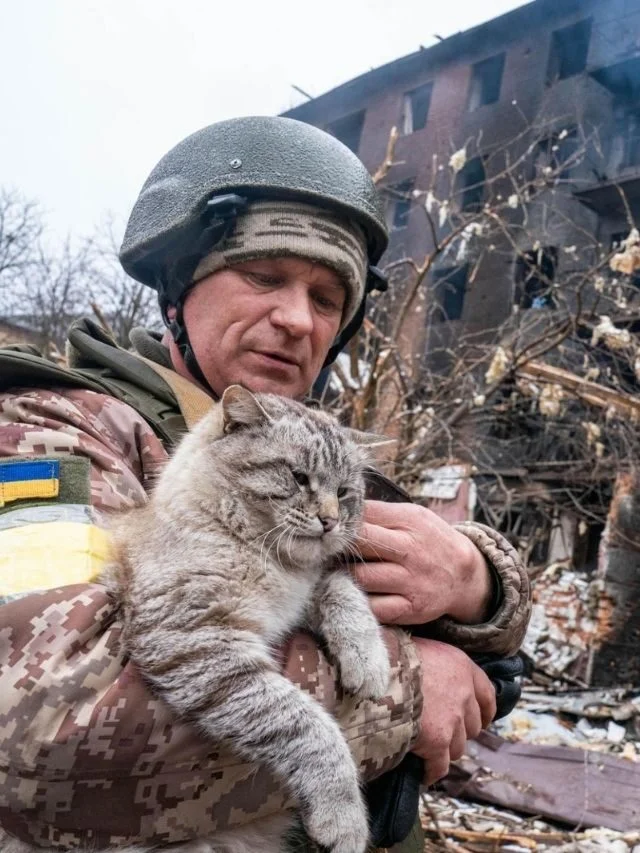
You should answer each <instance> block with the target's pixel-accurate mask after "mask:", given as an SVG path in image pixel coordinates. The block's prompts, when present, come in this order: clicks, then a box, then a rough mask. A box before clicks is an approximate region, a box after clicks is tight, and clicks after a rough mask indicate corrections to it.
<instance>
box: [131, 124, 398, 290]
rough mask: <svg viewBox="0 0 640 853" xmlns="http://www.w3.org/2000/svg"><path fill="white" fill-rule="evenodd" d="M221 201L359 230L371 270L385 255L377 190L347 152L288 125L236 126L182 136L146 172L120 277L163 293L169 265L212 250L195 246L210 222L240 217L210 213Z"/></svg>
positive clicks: (320, 135)
mask: <svg viewBox="0 0 640 853" xmlns="http://www.w3.org/2000/svg"><path fill="white" fill-rule="evenodd" d="M229 195H232V196H235V197H236V198H238V197H239V198H240V199H244V200H245V201H251V200H252V199H268V198H277V199H282V200H284V199H294V200H297V201H307V202H309V203H311V204H316V205H319V206H321V207H327V208H329V209H331V210H334V211H336V212H338V213H340V212H342V213H344V214H345V216H346V217H348V218H349V219H353V220H354V221H356V222H357V223H358V224H359V225H360V226H361V227H362V229H363V231H364V233H365V238H366V241H367V247H368V251H369V261H370V263H371V264H372V265H375V264H376V263H377V262H378V261H379V260H380V257H381V255H382V253H383V252H384V250H385V248H386V246H387V241H388V235H387V227H386V224H385V219H384V214H383V210H382V206H381V202H380V198H379V195H378V192H377V190H376V187H375V184H374V183H373V181H372V179H371V176H370V175H369V173H368V172H367V170H366V168H365V166H364V164H363V163H362V162H361V161H360V160H359V159H358V158H357V157H356V155H355V154H353V153H352V152H351V151H350V150H349V149H348V148H347V147H346V146H345V145H343V144H342V143H341V142H339V141H338V140H337V139H335V138H334V137H333V136H330V135H329V134H328V133H325V132H324V131H322V130H319V129H318V128H317V127H313V126H312V125H309V124H305V123H304V122H300V121H295V120H294V119H289V118H280V117H270V116H257V117H248V118H236V119H230V120H228V121H221V122H218V123H217V124H212V125H210V126H209V127H205V128H203V129H202V130H199V131H196V133H193V134H192V135H191V136H188V137H187V138H186V139H184V140H183V141H182V142H180V143H178V145H176V146H175V148H173V149H172V150H171V151H169V153H168V154H166V155H165V156H164V157H163V158H162V160H160V162H159V163H158V165H157V166H156V167H155V169H154V170H153V171H152V172H151V174H150V175H149V177H148V178H147V180H146V182H145V184H144V186H143V188H142V191H141V193H140V195H139V197H138V200H137V201H136V203H135V205H134V207H133V210H132V212H131V216H130V217H129V222H128V224H127V230H126V233H125V236H124V241H123V243H122V247H121V250H120V261H121V263H122V266H123V267H124V269H125V271H126V272H127V273H129V275H131V276H132V277H133V278H135V279H137V280H138V281H140V282H142V283H143V284H147V285H149V286H150V287H153V288H155V289H157V290H161V289H162V288H163V287H166V286H167V285H168V284H169V281H168V279H170V278H171V277H172V272H174V271H175V270H174V264H175V259H176V257H177V256H182V257H184V256H186V255H191V254H192V253H193V250H194V249H196V248H197V249H198V251H200V257H202V256H203V255H204V254H206V253H207V252H208V251H210V250H211V249H212V248H213V246H214V245H215V242H216V240H215V237H216V236H217V235H216V234H215V232H214V233H212V234H211V237H212V238H213V240H209V241H206V240H204V241H203V240H202V233H203V231H206V230H207V229H208V228H210V226H211V219H212V218H213V219H219V218H221V216H220V215H221V214H222V216H224V215H225V214H227V213H229V214H231V218H234V217H235V215H236V214H237V213H238V209H237V208H236V209H235V210H234V206H233V203H230V204H228V205H227V206H226V208H225V206H224V205H215V204H214V205H213V206H212V205H211V204H209V203H210V202H212V201H213V202H215V201H216V200H220V197H223V199H224V197H225V196H229ZM212 212H213V216H212ZM227 230H228V229H227ZM221 236H222V234H220V235H219V236H218V239H220V237H221ZM204 243H207V245H204ZM194 268H195V267H194ZM191 272H192V271H191ZM173 289H174V288H173V287H172V288H171V290H173Z"/></svg>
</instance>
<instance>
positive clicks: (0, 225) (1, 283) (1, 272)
mask: <svg viewBox="0 0 640 853" xmlns="http://www.w3.org/2000/svg"><path fill="white" fill-rule="evenodd" d="M42 230H43V226H42V214H41V211H40V208H39V207H38V205H37V204H36V203H35V202H33V201H29V200H27V199H25V198H23V196H21V195H20V193H18V192H17V191H16V190H9V189H2V188H0V298H1V299H2V301H3V302H4V304H5V305H6V304H7V302H6V300H8V299H9V298H10V293H9V291H10V289H11V288H12V286H13V285H14V284H15V282H16V281H19V280H23V279H24V278H25V277H26V276H27V275H29V273H30V272H31V271H32V270H34V269H35V267H36V266H37V264H38V255H39V251H38V248H39V243H40V238H41V236H42Z"/></svg>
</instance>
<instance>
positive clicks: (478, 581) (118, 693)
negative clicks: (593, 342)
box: [0, 118, 530, 851]
mask: <svg viewBox="0 0 640 853" xmlns="http://www.w3.org/2000/svg"><path fill="white" fill-rule="evenodd" d="M386 245H387V232H386V227H385V223H384V218H383V215H382V211H381V207H380V201H379V198H378V195H377V192H376V189H375V186H374V185H373V182H372V181H371V178H370V176H369V174H368V173H367V171H366V169H365V168H364V166H363V165H362V164H361V162H360V161H359V160H358V159H357V158H356V157H355V156H354V155H353V154H352V153H351V152H350V151H349V150H348V149H346V148H345V147H344V146H343V145H342V144H341V143H339V142H338V141H337V140H335V139H334V138H333V137H331V136H329V135H327V134H325V133H323V132H322V131H319V130H318V129H316V128H314V127H311V126H308V125H305V124H301V123H299V122H295V121H291V120H288V119H282V118H244V119H235V120H231V121H227V122H221V123H218V124H215V125H212V126H211V127H208V128H205V129H203V130H201V131H199V132H197V133H195V134H193V135H192V136H190V137H188V138H187V139H185V140H184V141H182V142H181V143H180V144H179V145H177V146H176V147H175V148H174V149H173V150H172V151H170V152H169V153H168V154H167V155H166V156H165V157H164V158H163V159H162V160H161V161H160V163H159V164H158V165H157V166H156V168H155V169H154V170H153V172H152V173H151V175H150V176H149V178H148V180H147V181H146V183H145V185H144V187H143V189H142V191H141V194H140V196H139V198H138V200H137V202H136V204H135V206H134V209H133V212H132V214H131V217H130V220H129V223H128V226H127V231H126V234H125V238H124V242H123V245H122V250H121V255H120V257H121V261H122V264H123V266H124V268H125V270H126V271H127V272H128V273H129V274H130V275H132V276H133V277H134V278H136V279H137V280H138V281H141V282H142V283H143V284H145V285H148V286H150V287H153V288H154V289H155V290H156V291H157V293H158V298H159V304H160V309H161V312H162V316H163V318H164V321H165V324H166V326H167V331H166V332H165V334H164V336H163V337H162V339H159V337H157V336H153V335H151V334H148V333H146V332H143V331H142V330H136V331H135V332H134V333H133V334H132V346H133V352H131V351H125V350H123V349H120V348H119V347H117V346H116V344H115V343H114V342H113V341H112V340H111V339H110V338H109V336H108V335H106V334H105V332H104V331H102V330H101V329H100V328H99V327H97V326H96V325H95V324H94V323H92V322H91V321H90V320H83V321H81V322H79V323H76V324H75V325H74V326H73V327H72V329H71V330H70V333H69V347H68V356H69V367H68V368H63V367H59V366H57V365H53V364H51V363H49V362H46V361H45V360H44V359H40V358H38V357H36V356H35V355H34V354H32V353H25V352H18V351H14V352H5V354H4V355H3V356H2V359H1V361H0V364H1V369H0V376H1V377H2V380H1V381H2V385H3V388H4V392H3V393H2V394H0V489H1V491H0V496H1V499H0V577H2V583H3V584H4V588H2V587H0V595H2V594H5V595H6V596H8V597H9V600H8V601H7V603H5V604H4V605H3V606H2V608H0V649H2V654H3V667H2V669H0V731H2V734H3V738H2V749H1V750H0V777H3V778H2V785H1V786H0V824H1V825H2V826H3V827H4V828H5V829H6V830H7V831H8V832H9V833H11V835H14V836H16V837H17V838H21V839H23V840H24V841H26V842H31V843H37V844H39V845H40V846H44V847H53V848H57V849H69V848H71V847H74V846H77V845H78V844H81V843H88V844H90V845H92V846H93V847H101V846H106V845H108V844H122V843H123V842H130V843H144V844H159V845H163V844H170V843H176V842H181V841H185V840H189V839H193V838H196V837H205V836H206V835H207V832H210V831H211V830H212V829H213V828H218V829H220V828H225V827H229V826H233V825H235V824H238V823H247V822H250V821H251V819H252V817H253V816H255V815H257V814H259V815H260V816H265V815H267V814H269V813H271V812H274V811H277V810H279V809H282V808H283V807H285V806H286V805H287V803H286V802H285V799H284V795H283V793H282V790H281V788H280V787H279V785H278V784H277V782H276V781H275V780H273V779H272V778H270V777H269V776H268V774H267V773H266V772H264V771H262V770H261V769H259V768H255V767H252V766H250V765H247V764H246V763H244V762H242V761H241V760H240V759H238V758H237V757H236V756H234V755H233V753H232V752H230V751H228V750H225V749H220V748H218V747H217V746H216V747H214V746H212V745H211V744H208V743H206V742H203V741H202V740H201V739H200V738H199V737H198V734H197V732H194V731H191V730H190V728H189V726H188V725H187V724H186V723H182V722H178V721H175V720H173V719H171V718H170V716H169V715H168V713H167V711H166V710H165V708H164V707H163V706H161V705H160V704H159V703H158V702H157V701H156V700H155V699H154V698H153V697H152V696H151V695H150V694H149V693H148V692H147V690H146V687H145V686H144V684H143V683H142V682H141V680H140V679H139V677H138V676H137V673H136V670H135V667H133V665H132V664H131V663H130V662H129V661H127V660H125V659H123V658H122V655H121V653H120V650H119V645H118V635H119V633H120V630H121V626H120V623H119V621H118V614H117V613H116V612H114V607H113V605H112V603H111V602H110V601H109V599H108V598H107V596H106V595H105V592H104V590H103V588H102V587H100V586H99V585H97V584H95V583H92V580H93V579H94V578H95V576H96V573H97V572H98V571H99V569H100V567H101V563H102V561H103V559H104V550H105V537H104V533H103V532H102V529H101V523H102V522H103V521H104V516H105V514H107V513H108V512H109V511H112V510H120V509H126V508H128V507H130V506H132V505H134V504H136V503H137V502H139V501H143V500H144V498H145V492H146V490H147V489H148V488H149V486H150V483H151V482H152V478H153V474H154V471H155V470H157V467H158V465H160V464H162V462H163V461H164V460H165V459H166V458H167V453H168V452H169V451H170V449H171V446H172V444H173V443H174V442H175V440H176V439H177V437H178V436H179V435H180V433H181V431H183V430H184V428H185V424H186V425H187V426H188V425H189V424H190V423H193V421H194V420H195V419H197V417H198V416H199V415H201V414H202V413H203V412H204V411H206V408H207V407H208V406H209V405H210V403H211V400H212V398H215V397H217V396H218V395H219V394H220V393H221V392H222V391H223V390H224V388H225V387H226V386H227V385H229V384H231V383H235V382H238V383H241V384H243V385H245V386H246V387H248V388H250V389H251V390H254V391H270V392H274V393H279V394H284V395H287V396H290V397H295V398H302V397H304V396H305V395H306V394H308V392H309V391H310V389H311V387H312V385H313V383H314V381H315V380H316V378H317V376H318V374H319V373H320V371H321V369H322V368H323V366H325V365H328V364H330V363H331V361H332V360H333V359H334V358H335V357H336V355H337V354H338V352H339V351H340V349H341V348H342V347H343V346H344V345H345V343H346V342H347V341H348V340H349V339H350V338H351V337H352V336H353V335H354V334H355V333H356V331H357V329H358V328H359V326H360V324H361V322H362V318H363V316H364V311H365V300H366V296H367V293H369V292H370V291H371V290H373V289H375V288H376V287H381V286H382V281H381V278H380V274H379V273H378V272H377V270H376V268H375V264H376V263H377V262H378V260H379V259H380V257H381V255H382V253H383V252H384V250H385V248H386ZM369 497H370V498H371V500H369V501H368V503H367V510H366V525H367V527H366V532H367V534H368V538H369V539H370V540H373V541H375V543H376V544H375V547H372V546H367V545H366V544H364V543H363V544H362V548H361V550H362V555H363V558H364V560H365V561H364V562H363V563H362V564H361V565H359V566H358V567H357V570H356V573H357V577H358V579H359V581H360V582H361V584H362V585H363V587H364V588H365V589H366V590H367V591H368V592H369V593H370V594H371V602H372V607H373V609H374V612H375V613H376V615H377V616H378V617H379V619H380V620H381V622H383V623H385V624H388V625H403V626H406V627H407V628H408V629H409V630H410V632H411V633H407V632H406V631H404V630H400V629H398V628H389V629H386V632H387V639H388V644H389V649H390V656H391V662H392V668H393V676H392V681H391V684H390V687H389V695H388V697H386V698H385V699H384V700H382V701H380V702H363V703H361V704H359V705H357V706H356V707H355V708H354V707H353V703H350V702H349V699H348V697H343V696H342V694H341V692H340V690H339V687H338V686H337V678H336V673H335V671H334V670H333V668H332V667H331V665H330V663H329V662H328V661H327V660H326V659H325V658H324V656H323V654H322V652H321V650H320V649H319V648H318V647H317V646H316V644H315V643H314V642H313V641H312V639H311V638H310V637H308V636H305V635H300V636H298V637H295V638H294V639H293V640H292V642H291V644H290V646H289V647H288V648H287V649H286V650H283V668H284V670H285V671H286V672H287V674H288V675H289V677H290V678H292V679H293V680H294V681H295V682H296V683H298V684H299V685H300V686H301V687H302V688H303V689H305V690H308V691H309V692H311V693H312V694H313V695H315V696H316V698H317V699H318V700H319V701H321V702H322V703H323V704H324V705H325V706H326V707H327V708H329V709H330V710H331V711H332V712H333V713H334V714H335V715H336V716H337V718H338V719H339V720H340V722H341V724H342V726H343V729H344V731H345V736H346V737H347V739H348V741H349V743H350V746H351V748H352V750H353V753H354V755H355V756H356V759H357V760H358V761H359V763H360V766H361V768H362V773H363V778H364V779H365V780H366V781H369V782H370V781H371V780H373V779H374V778H376V777H377V781H376V782H373V783H372V784H371V785H370V786H369V788H368V799H369V804H370V810H371V817H372V836H373V840H374V841H375V842H376V843H377V844H380V845H383V844H384V845H385V846H391V845H392V844H393V843H394V842H400V843H399V844H398V845H397V847H394V848H393V849H394V850H395V849H397V850H406V851H409V850H418V849H421V843H422V842H421V841H420V837H419V825H417V824H415V823H414V819H415V817H416V802H417V800H416V797H417V781H420V780H417V781H416V778H415V772H416V768H420V772H422V769H421V768H422V762H421V759H424V760H425V762H426V765H425V766H426V772H425V779H424V781H426V782H428V783H429V782H433V781H435V780H436V779H438V778H441V777H442V776H444V775H445V774H446V772H447V770H448V767H449V762H450V761H451V760H453V759H456V758H458V757H460V755H461V754H462V752H463V748H464V743H465V740H466V739H467V738H469V737H474V736H475V735H477V734H478V732H479V731H480V729H481V728H482V727H484V726H486V725H487V724H488V723H489V721H490V720H491V719H492V718H493V717H494V715H495V713H496V695H495V689H494V685H493V684H492V682H491V681H490V680H489V678H488V677H487V675H486V674H485V672H484V671H483V670H482V669H481V668H480V667H479V666H477V665H476V664H475V663H474V662H473V661H472V659H471V657H469V656H468V655H467V654H466V653H465V652H463V651H461V650H460V649H461V648H464V649H465V650H466V652H468V653H469V654H472V653H474V654H475V653H487V654H492V655H494V656H501V657H505V658H506V657H509V656H511V655H513V654H515V652H516V651H517V649H518V647H519V644H520V643H521V641H522V637H523V634H524V631H525V628H526V624H527V620H528V615H529V609H530V604H529V590H528V584H527V580H526V573H525V572H524V570H523V567H522V565H521V563H520V561H519V559H518V557H517V555H516V553H515V552H514V550H513V548H511V546H510V545H509V543H508V542H506V540H504V539H503V537H501V536H500V535H499V534H497V533H495V532H493V531H491V530H489V529H487V528H484V527H482V526H480V525H475V524H472V523H466V524H464V525H459V526H458V527H457V528H453V527H449V526H448V525H447V524H445V523H444V522H442V521H441V520H440V519H439V518H437V517H436V516H435V515H433V514H432V513H430V512H429V511H428V510H426V509H424V508H421V507H417V506H413V505H410V504H409V503H407V501H408V498H407V497H406V496H404V495H403V494H402V493H401V492H400V490H398V489H396V488H395V487H394V486H393V484H392V483H390V482H388V481H386V480H385V479H384V478H383V477H381V476H379V475H374V474H372V477H371V480H370V483H369ZM375 498H377V499H375ZM398 500H400V501H401V503H400V504H398V503H394V502H397V501H398ZM26 593H28V594H26ZM16 594H18V595H16ZM212 666H215V661H212ZM510 667H511V668H510ZM499 669H500V667H499V666H498V670H499ZM516 669H517V667H516ZM494 671H495V670H494ZM514 671H515V670H514V668H513V664H510V663H509V662H508V661H506V662H504V664H503V669H502V672H503V674H505V675H506V676H507V681H508V676H509V673H513V672H514ZM505 683H506V682H505ZM503 686H504V684H503ZM423 699H424V705H423ZM394 768H395V769H394ZM412 774H413V775H412ZM412 779H413V782H412ZM412 824H413V829H412V831H411V832H409V830H410V829H411V827H412ZM403 838H404V839H405V840H404V841H401V839H403ZM16 849H17V848H16Z"/></svg>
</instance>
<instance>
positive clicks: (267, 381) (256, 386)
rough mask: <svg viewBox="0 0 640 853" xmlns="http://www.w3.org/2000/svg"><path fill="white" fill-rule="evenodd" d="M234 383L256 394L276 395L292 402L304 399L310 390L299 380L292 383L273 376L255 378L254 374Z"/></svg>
mask: <svg viewBox="0 0 640 853" xmlns="http://www.w3.org/2000/svg"><path fill="white" fill-rule="evenodd" d="M234 381H235V382H237V383H238V385H243V386H244V387H245V388H248V389H249V391H253V392H254V393H256V394H278V395H280V396H281V397H290V398H291V399H294V400H300V399H302V398H303V397H305V396H306V395H307V394H308V393H309V391H310V388H311V385H309V386H307V385H306V384H304V383H303V382H302V381H300V380H298V381H296V382H293V381H287V380H283V379H279V378H278V377H274V376H260V375H258V376H256V375H255V374H251V375H248V376H242V377H240V378H238V379H236V380H234Z"/></svg>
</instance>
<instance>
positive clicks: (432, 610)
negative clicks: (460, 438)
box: [352, 501, 491, 625]
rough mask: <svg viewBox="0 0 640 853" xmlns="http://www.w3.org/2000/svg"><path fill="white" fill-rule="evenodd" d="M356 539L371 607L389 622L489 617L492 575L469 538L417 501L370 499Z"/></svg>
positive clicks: (357, 569)
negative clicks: (411, 502)
mask: <svg viewBox="0 0 640 853" xmlns="http://www.w3.org/2000/svg"><path fill="white" fill-rule="evenodd" d="M364 519H365V521H364V524H363V526H362V530H361V532H360V537H359V539H358V542H357V547H358V550H359V552H360V554H361V556H362V558H363V559H364V560H365V561H366V562H363V563H356V564H355V565H354V566H352V572H353V575H354V577H355V578H356V580H357V581H358V582H359V584H360V585H361V586H362V588H363V589H364V590H365V591H366V592H368V593H369V600H370V604H371V608H372V610H373V612H374V613H375V615H376V616H377V618H378V620H379V621H380V622H382V623H383V624H386V625H423V624H425V623H426V622H431V621H433V620H434V619H438V618H439V617H440V616H445V615H446V616H451V617H452V618H454V619H456V620H457V621H458V622H465V623H468V624H474V623H479V622H483V621H484V620H485V619H486V618H487V615H488V613H487V609H488V606H489V603H490V601H491V576H490V574H489V569H488V568H487V565H486V563H485V561H484V557H483V556H482V554H481V553H480V551H479V550H478V549H477V548H476V546H475V545H474V544H473V543H472V542H471V541H470V540H469V539H467V537H466V536H465V535H464V534H462V533H460V532H459V531H457V530H455V529H454V528H453V527H451V526H450V525H449V524H447V522H446V521H443V520H442V519H441V518H439V517H438V516H437V515H436V514H435V513H433V512H431V510H428V509H426V508H425V507H421V506H417V505H415V504H407V503H386V502H384V501H366V504H365V512H364Z"/></svg>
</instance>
